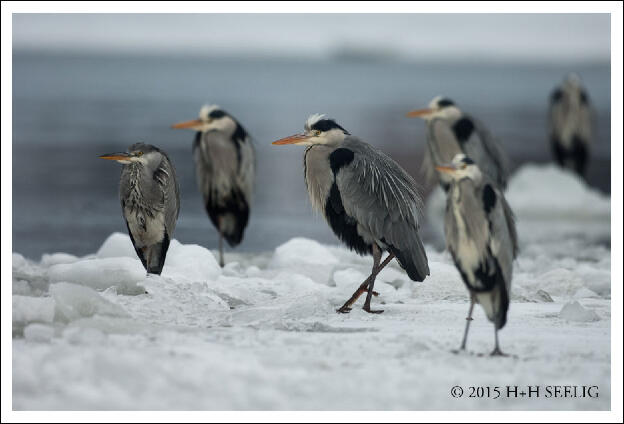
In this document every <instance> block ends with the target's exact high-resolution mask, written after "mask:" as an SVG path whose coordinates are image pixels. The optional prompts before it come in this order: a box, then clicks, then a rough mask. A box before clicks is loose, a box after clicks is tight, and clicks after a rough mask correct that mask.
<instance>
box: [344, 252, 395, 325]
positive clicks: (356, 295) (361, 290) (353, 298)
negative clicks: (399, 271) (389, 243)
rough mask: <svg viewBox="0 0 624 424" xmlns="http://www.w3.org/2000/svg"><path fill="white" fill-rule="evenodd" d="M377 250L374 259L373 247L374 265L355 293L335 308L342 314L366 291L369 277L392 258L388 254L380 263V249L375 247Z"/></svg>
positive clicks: (349, 309) (375, 293) (373, 293)
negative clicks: (376, 256)
mask: <svg viewBox="0 0 624 424" xmlns="http://www.w3.org/2000/svg"><path fill="white" fill-rule="evenodd" d="M375 247H376V246H375ZM377 252H378V254H379V256H378V259H377V260H375V248H373V261H374V265H373V270H372V272H371V275H370V276H369V277H368V278H367V279H366V280H364V282H363V283H362V284H360V287H359V288H358V289H357V290H356V291H355V293H353V295H352V296H351V297H350V298H349V300H347V301H346V302H345V304H344V305H342V307H341V308H340V309H337V310H336V312H340V313H343V314H346V313H349V312H350V311H351V305H353V304H354V303H355V302H356V301H357V300H358V299H359V297H360V296H361V295H362V294H364V293H366V292H367V291H368V286H369V285H370V282H371V279H373V280H374V278H375V277H376V276H377V274H379V273H380V272H381V270H382V269H384V267H385V266H386V265H388V264H389V263H390V261H391V260H392V259H393V258H394V255H393V254H389V255H388V257H387V258H386V259H385V260H384V261H383V262H382V263H381V264H379V260H380V259H381V251H380V250H379V248H377ZM372 295H373V296H378V295H379V293H377V292H375V291H373V292H372Z"/></svg>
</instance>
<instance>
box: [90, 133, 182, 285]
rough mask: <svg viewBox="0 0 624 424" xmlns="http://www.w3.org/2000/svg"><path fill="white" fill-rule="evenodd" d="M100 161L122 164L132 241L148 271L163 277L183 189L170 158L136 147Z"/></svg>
mask: <svg viewBox="0 0 624 424" xmlns="http://www.w3.org/2000/svg"><path fill="white" fill-rule="evenodd" d="M100 158H102V159H109V160H116V161H117V162H119V163H121V164H123V168H122V170H121V181H120V184H119V197H120V199H121V210H122V213H123V216H124V219H125V220H126V226H127V227H128V233H129V234H130V240H132V244H133V246H134V250H136V253H137V255H138V256H139V259H141V263H142V264H143V266H144V267H145V269H146V271H147V272H148V273H150V274H158V275H160V273H161V272H162V269H163V266H164V264H165V257H166V256H167V250H168V249H169V242H170V241H171V239H172V238H173V231H174V230H175V226H176V220H177V219H178V214H179V212H180V189H179V187H178V180H177V178H176V174H175V169H174V168H173V165H172V164H171V161H170V160H169V157H168V156H167V154H166V153H165V152H163V151H162V150H160V149H158V148H157V147H154V146H152V145H149V144H144V143H136V144H133V145H132V146H130V147H129V148H128V152H120V153H110V154H107V155H102V156H100Z"/></svg>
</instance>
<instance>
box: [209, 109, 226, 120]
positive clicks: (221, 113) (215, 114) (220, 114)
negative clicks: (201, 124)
mask: <svg viewBox="0 0 624 424" xmlns="http://www.w3.org/2000/svg"><path fill="white" fill-rule="evenodd" d="M208 116H209V117H211V118H213V119H219V118H223V117H224V116H225V112H224V111H222V110H221V109H216V110H213V111H212V112H210V113H209V114H208Z"/></svg>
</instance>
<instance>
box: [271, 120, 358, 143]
mask: <svg viewBox="0 0 624 424" xmlns="http://www.w3.org/2000/svg"><path fill="white" fill-rule="evenodd" d="M348 135H351V134H350V133H349V131H347V130H345V129H344V128H342V127H341V126H340V125H338V124H337V123H336V121H334V120H333V119H330V118H327V117H326V116H325V115H321V114H314V115H311V116H310V117H309V118H308V119H307V120H306V123H305V125H304V131H303V133H301V134H295V135H291V136H290V137H286V138H282V139H280V140H277V141H274V142H273V144H276V145H282V144H299V145H302V146H311V145H313V144H326V145H329V146H336V145H338V144H340V143H341V142H342V141H343V140H344V139H345V138H346V137H347V136H348Z"/></svg>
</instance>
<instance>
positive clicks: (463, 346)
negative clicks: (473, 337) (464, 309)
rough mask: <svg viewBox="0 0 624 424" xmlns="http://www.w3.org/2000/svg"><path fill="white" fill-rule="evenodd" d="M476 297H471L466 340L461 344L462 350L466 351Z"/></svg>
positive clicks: (465, 333) (465, 331) (465, 334)
mask: <svg viewBox="0 0 624 424" xmlns="http://www.w3.org/2000/svg"><path fill="white" fill-rule="evenodd" d="M474 304H475V301H474V297H473V296H472V295H471V296H470V308H469V309H468V316H467V317H466V329H465V330H464V338H463V340H462V343H461V347H460V348H459V349H460V350H465V349H466V340H467V339H468V329H469V328H470V321H472V309H473V308H474Z"/></svg>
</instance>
